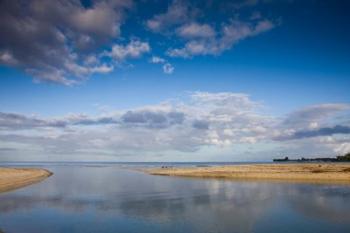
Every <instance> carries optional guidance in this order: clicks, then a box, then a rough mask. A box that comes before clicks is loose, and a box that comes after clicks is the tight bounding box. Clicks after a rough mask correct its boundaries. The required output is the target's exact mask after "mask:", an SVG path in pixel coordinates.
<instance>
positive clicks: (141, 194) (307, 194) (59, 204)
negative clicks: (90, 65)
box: [0, 164, 350, 233]
mask: <svg viewBox="0 0 350 233" xmlns="http://www.w3.org/2000/svg"><path fill="white" fill-rule="evenodd" d="M45 168H47V169H49V170H51V171H52V172H54V175H53V176H51V177H50V178H48V179H47V180H45V181H43V182H41V183H38V184H34V185H32V186H28V187H25V188H22V189H19V190H16V191H12V192H8V193H2V194H0V232H5V233H12V232H13V233H22V232H26V233H31V232H33V233H39V232H40V233H41V232H55V233H56V232H60V233H62V232H71V233H74V232H84V233H88V232H135V233H142V232H145V233H148V232H184V233H186V232H189V233H191V232H196V233H204V232H227V233H228V232H230V233H234V232H237V233H238V232H239V233H245V232H257V233H259V232H266V233H274V232H284V233H286V232H303V233H307V232H317V233H322V232H332V233H338V232H339V233H344V232H350V186H341V185H309V184H293V183H268V182H252V181H250V182H242V181H240V182H238V181H228V180H215V179H209V180H206V179H191V178H177V177H164V176H151V175H147V174H144V173H142V172H139V171H136V170H132V169H126V168H125V167H124V168H123V167H122V166H121V165H89V166H87V165H78V164H75V165H71V166H62V165H61V166H55V165H46V166H45Z"/></svg>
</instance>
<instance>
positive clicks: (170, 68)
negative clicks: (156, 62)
mask: <svg viewBox="0 0 350 233" xmlns="http://www.w3.org/2000/svg"><path fill="white" fill-rule="evenodd" d="M174 70H175V68H174V67H173V66H172V65H171V64H170V63H165V64H164V65H163V72H164V73H166V74H172V73H173V72H174Z"/></svg>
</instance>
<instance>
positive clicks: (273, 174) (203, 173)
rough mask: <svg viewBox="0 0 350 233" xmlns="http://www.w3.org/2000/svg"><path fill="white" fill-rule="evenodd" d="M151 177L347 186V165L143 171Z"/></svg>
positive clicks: (349, 168) (349, 167) (349, 165)
mask: <svg viewBox="0 0 350 233" xmlns="http://www.w3.org/2000/svg"><path fill="white" fill-rule="evenodd" d="M145 171H146V172H147V173H149V174H152V175H165V176H185V177H199V178H226V179H243V180H244V179H254V180H274V181H293V182H308V183H346V184H350V163H318V164H315V163H312V164H304V163H303V164H301V163H299V164H297V163H296V164H255V165H230V166H214V167H189V168H154V169H146V170H145Z"/></svg>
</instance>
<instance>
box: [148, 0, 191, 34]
mask: <svg viewBox="0 0 350 233" xmlns="http://www.w3.org/2000/svg"><path fill="white" fill-rule="evenodd" d="M191 15H192V13H191V11H190V9H189V6H188V5H187V4H186V2H185V1H179V0H174V1H173V2H172V3H171V4H170V5H169V7H168V9H167V11H166V12H165V13H163V14H158V15H155V16H154V17H153V18H152V19H149V20H147V21H146V26H147V27H148V28H149V29H150V30H152V31H154V32H162V31H164V30H167V29H168V28H169V27H172V26H175V25H178V24H181V23H183V22H185V21H187V20H188V19H189V18H190V17H191Z"/></svg>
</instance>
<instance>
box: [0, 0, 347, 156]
mask: <svg viewBox="0 0 350 233" xmlns="http://www.w3.org/2000/svg"><path fill="white" fill-rule="evenodd" d="M63 2H64V4H63ZM63 2H62V3H52V2H51V3H49V2H45V1H40V0H34V1H31V2H30V3H29V4H23V2H22V1H4V2H3V3H1V4H2V5H3V6H2V7H1V9H2V10H0V11H1V13H2V14H1V16H0V21H1V23H0V31H1V34H2V35H3V36H2V39H0V112H1V115H0V161H1V160H3V161H5V160H6V161H8V160H10V161H12V160H47V159H48V160H117V161H205V160H209V161H227V160H228V161H246V160H249V161H250V160H270V159H271V158H272V157H276V156H279V155H281V154H290V155H292V156H293V155H295V156H297V155H300V154H306V155H310V156H315V155H335V154H340V153H345V152H347V151H348V150H350V141H349V136H348V135H349V134H350V132H349V133H348V131H350V128H349V127H350V122H349V120H348V119H349V118H348V117H349V106H350V105H349V104H350V95H349V91H348V87H349V86H350V78H349V76H350V69H349V67H350V60H349V52H350V44H349V42H348V41H350V30H349V27H348V22H349V21H350V19H349V18H350V16H349V15H348V13H347V9H348V8H349V3H347V1H340V0H339V1H316V0H315V1H287V0H286V1H259V0H242V1H201V2H199V1H142V2H141V1H135V2H133V1H131V0H130V1H83V2H80V1H76V0H67V1H63ZM145 9H147V10H145ZM224 110H225V111H224ZM127 113H130V114H129V115H128V114H127ZM132 114H134V115H132ZM174 116H175V117H174ZM128 117H131V118H128ZM106 118H108V120H107V119H106ZM291 118H295V119H293V120H291ZM86 122H88V123H86ZM287 122H293V123H288V124H287ZM197 123H198V124H197ZM196 125H199V126H204V127H200V129H199V128H196ZM260 126H263V129H262V128H260ZM337 126H341V127H345V128H339V127H337ZM191 127H192V128H193V129H192V128H191ZM325 128H326V129H331V130H328V131H327V130H326V131H327V132H329V133H328V134H327V135H324V134H323V133H322V132H324V129H325ZM339 129H342V130H339ZM344 129H345V130H344ZM306 131H310V132H312V133H311V134H302V133H303V132H306ZM300 132H301V133H300ZM298 135H299V136H300V135H316V136H313V137H302V138H296V137H297V136H298ZM143 137H144V138H143ZM65 138H70V140H69V141H68V140H64V139H65ZM81 138H85V141H86V142H89V140H91V143H90V144H89V146H86V145H84V143H82V142H81V141H80V140H79V139H81ZM184 138H187V140H185V141H183V140H184ZM151 139H152V140H151ZM130 140H131V141H132V140H135V141H134V142H133V143H130ZM320 143H321V144H322V146H319V144H320ZM114 145H119V146H114ZM140 152H141V153H142V155H141V156H138V155H136V154H140Z"/></svg>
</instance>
